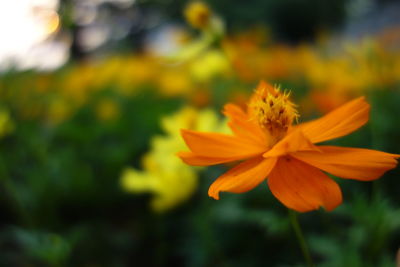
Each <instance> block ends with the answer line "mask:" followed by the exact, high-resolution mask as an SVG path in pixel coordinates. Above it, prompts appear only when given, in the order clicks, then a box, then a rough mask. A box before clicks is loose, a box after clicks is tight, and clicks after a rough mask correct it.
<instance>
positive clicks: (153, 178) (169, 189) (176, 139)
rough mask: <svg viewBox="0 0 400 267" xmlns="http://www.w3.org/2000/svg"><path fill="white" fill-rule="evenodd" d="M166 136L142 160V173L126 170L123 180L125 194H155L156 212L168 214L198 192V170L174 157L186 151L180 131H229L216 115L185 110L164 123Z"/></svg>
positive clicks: (157, 140) (165, 118)
mask: <svg viewBox="0 0 400 267" xmlns="http://www.w3.org/2000/svg"><path fill="white" fill-rule="evenodd" d="M161 124H162V128H163V130H164V131H165V133H166V134H167V135H163V136H155V137H154V138H153V139H152V141H151V150H150V151H149V152H148V153H147V154H146V155H145V156H144V157H143V159H142V163H143V164H142V166H143V170H142V171H139V170H136V169H133V168H126V169H125V170H124V171H123V173H122V176H121V185H122V187H123V189H124V190H126V191H128V192H132V193H144V192H150V193H152V194H153V198H152V202H151V207H152V209H153V210H154V211H156V212H164V211H167V210H169V209H171V208H173V207H175V206H177V205H179V204H180V203H182V202H184V201H186V200H187V199H188V198H189V197H190V196H191V195H192V194H193V192H194V191H195V189H196V188H197V183H198V181H197V172H196V170H198V168H197V169H196V168H193V167H190V166H187V165H186V164H184V163H183V162H182V161H181V160H180V159H179V158H178V157H177V156H176V155H175V154H176V153H177V152H178V151H180V150H181V149H183V148H185V144H184V143H183V141H182V139H181V138H180V129H181V128H185V127H189V128H190V129H193V130H200V129H201V131H212V130H215V131H218V132H225V131H227V128H226V124H225V123H222V122H221V121H220V120H219V118H218V116H217V114H216V113H215V112H214V111H212V110H209V109H206V110H202V111H199V110H196V109H193V108H190V107H185V108H183V109H181V110H180V111H178V112H177V113H175V114H173V115H171V116H167V117H164V118H163V119H162V120H161Z"/></svg>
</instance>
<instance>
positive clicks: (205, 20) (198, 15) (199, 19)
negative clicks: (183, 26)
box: [184, 2, 212, 29]
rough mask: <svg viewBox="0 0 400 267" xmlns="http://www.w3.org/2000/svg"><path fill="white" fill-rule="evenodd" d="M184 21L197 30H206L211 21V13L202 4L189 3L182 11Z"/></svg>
mask: <svg viewBox="0 0 400 267" xmlns="http://www.w3.org/2000/svg"><path fill="white" fill-rule="evenodd" d="M184 15H185V18H186V20H187V21H188V23H189V24H190V25H192V26H193V27H194V28H197V29H204V28H206V27H207V26H208V25H209V23H210V19H211V15H212V14H211V11H210V9H209V8H208V6H207V5H206V4H205V3H203V2H191V3H189V5H187V7H186V8H185V10H184Z"/></svg>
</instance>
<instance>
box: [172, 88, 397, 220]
mask: <svg viewBox="0 0 400 267" xmlns="http://www.w3.org/2000/svg"><path fill="white" fill-rule="evenodd" d="M369 110H370V106H369V104H368V103H367V102H366V101H365V99H364V97H360V98H357V99H355V100H353V101H350V102H348V103H347V104H344V105H343V106H341V107H339V108H337V109H335V110H334V111H332V112H330V113H328V114H327V115H325V116H324V117H322V118H320V119H316V120H313V121H310V122H307V123H302V124H298V125H293V123H294V122H295V121H297V118H298V116H299V115H298V113H297V111H296V108H295V105H294V104H293V103H292V102H291V101H290V99H289V93H284V92H281V91H280V90H279V88H276V87H272V86H270V85H269V84H267V83H265V82H261V83H260V84H259V86H258V88H257V89H256V91H255V93H254V94H253V96H252V98H251V100H250V102H249V104H248V108H247V111H244V110H242V109H241V108H239V107H238V106H235V105H233V104H227V105H226V106H225V108H224V112H223V113H224V114H225V116H227V117H228V118H229V122H228V125H229V127H230V128H231V130H232V133H233V135H226V134H220V133H205V132H196V131H192V130H182V131H181V134H182V137H183V139H184V141H185V142H186V144H187V146H188V147H189V149H190V150H191V151H190V152H180V153H178V155H179V157H180V158H181V159H182V160H183V161H184V162H185V163H187V164H189V165H194V166H208V165H215V164H220V163H226V162H232V161H241V162H240V163H239V164H238V165H237V166H235V167H234V168H232V169H231V170H229V171H228V172H226V173H225V174H223V175H222V176H220V177H219V178H218V179H217V180H216V181H215V182H214V183H213V184H212V185H211V186H210V188H209V191H208V194H209V196H211V197H213V198H215V199H219V193H220V192H222V191H226V192H232V193H243V192H246V191H249V190H251V189H253V188H254V187H256V186H257V185H259V184H260V183H262V182H263V181H265V180H266V181H267V183H268V186H269V188H270V190H271V192H272V194H273V195H274V196H275V197H276V198H277V199H278V200H279V201H280V202H282V203H283V204H284V205H285V206H287V207H288V208H290V209H293V210H296V211H299V212H306V211H311V210H315V209H318V208H319V207H324V208H325V209H326V210H328V211H331V210H333V209H335V208H336V207H337V206H338V205H339V204H340V203H341V202H342V193H341V190H340V187H339V186H338V184H337V183H336V182H335V181H334V180H333V179H331V178H330V177H328V176H327V175H326V174H325V173H324V172H328V173H330V174H333V175H335V176H338V177H341V178H345V179H355V180H360V181H370V180H374V179H377V178H379V177H380V176H381V175H383V174H384V172H386V171H388V170H390V169H392V168H394V167H395V166H396V165H397V161H396V158H398V157H399V156H400V155H395V154H389V153H385V152H381V151H376V150H370V149H362V148H345V147H337V146H326V145H318V146H317V145H316V144H317V143H320V142H323V141H327V140H331V139H334V138H338V137H341V136H344V135H347V134H349V133H351V132H353V131H355V130H357V129H358V128H360V127H361V126H363V125H364V124H365V123H366V122H367V121H368V118H369ZM323 171H324V172H323Z"/></svg>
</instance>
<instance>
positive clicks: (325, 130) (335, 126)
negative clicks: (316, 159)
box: [298, 97, 370, 143]
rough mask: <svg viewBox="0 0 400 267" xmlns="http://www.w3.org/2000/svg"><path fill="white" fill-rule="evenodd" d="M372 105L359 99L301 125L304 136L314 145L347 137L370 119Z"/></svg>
mask: <svg viewBox="0 0 400 267" xmlns="http://www.w3.org/2000/svg"><path fill="white" fill-rule="evenodd" d="M369 110H370V105H369V104H368V103H367V102H366V101H365V98H364V97H359V98H357V99H354V100H353V101H350V102H348V103H347V104H344V105H343V106H341V107H339V108H337V109H335V110H333V111H331V112H330V113H328V114H327V115H325V116H323V117H322V118H320V119H317V120H314V121H310V122H307V123H304V124H300V125H299V126H298V127H300V128H301V129H302V130H303V132H304V134H305V135H306V136H307V137H308V138H309V139H310V140H311V142H313V143H319V142H322V141H326V140H330V139H334V138H338V137H341V136H344V135H347V134H349V133H351V132H353V131H355V130H357V129H358V128H360V127H361V126H363V125H364V124H365V123H366V122H367V121H368V119H369Z"/></svg>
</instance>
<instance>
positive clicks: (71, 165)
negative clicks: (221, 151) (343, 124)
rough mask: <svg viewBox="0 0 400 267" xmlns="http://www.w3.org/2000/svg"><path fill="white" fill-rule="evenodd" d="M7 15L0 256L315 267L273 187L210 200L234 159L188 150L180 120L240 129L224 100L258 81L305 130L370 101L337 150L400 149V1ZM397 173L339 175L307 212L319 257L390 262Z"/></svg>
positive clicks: (30, 8)
mask: <svg viewBox="0 0 400 267" xmlns="http://www.w3.org/2000/svg"><path fill="white" fill-rule="evenodd" d="M10 2H12V1H10ZM17 2H18V1H16V3H17ZM197 4H198V3H196V5H197ZM0 10H1V11H0V17H3V20H1V19H0V23H1V24H2V25H1V26H0V34H1V35H2V36H1V37H2V40H4V41H2V43H3V45H0V71H1V72H0V183H1V184H0V191H1V194H0V210H1V212H0V217H1V220H0V225H1V226H0V250H1V253H0V266H304V260H303V257H302V254H301V251H300V249H299V247H298V244H297V240H296V239H295V235H294V232H293V230H292V228H291V226H290V223H289V218H288V212H287V209H286V208H285V207H284V206H283V205H282V204H281V203H280V202H278V201H277V200H276V199H275V198H274V197H273V196H272V194H271V193H270V192H269V190H268V187H267V185H266V183H263V184H261V185H260V186H258V187H257V188H256V189H255V190H252V191H250V192H248V193H246V194H230V193H222V194H221V199H220V200H218V201H216V200H214V199H212V198H210V197H208V194H207V191H208V187H209V186H210V184H211V183H212V182H213V181H214V180H215V178H216V177H218V176H219V175H220V174H222V173H223V172H225V171H226V170H227V169H228V168H230V167H231V166H228V165H218V166H213V167H207V168H204V167H201V168H200V167H191V166H188V165H185V164H184V163H182V161H181V160H180V159H179V158H178V157H177V156H176V153H177V152H178V151H182V150H186V146H185V144H184V142H183V140H182V138H181V136H180V131H179V130H180V129H192V130H196V131H212V132H220V133H225V132H229V129H227V127H226V120H225V119H224V117H223V116H222V114H221V110H222V107H223V105H224V104H225V103H227V102H231V103H236V104H238V105H240V106H242V107H245V106H246V103H247V101H248V97H249V96H250V95H251V94H252V93H253V91H254V88H255V87H256V85H257V83H258V82H259V81H260V80H262V79H263V80H266V81H268V82H270V83H271V84H277V85H280V86H281V88H282V89H288V90H291V97H292V98H293V99H294V102H295V103H297V104H298V106H297V109H298V111H299V113H300V118H299V122H303V121H307V120H310V119H313V118H316V117H318V116H320V115H322V114H325V113H327V112H329V111H330V110H332V109H334V108H336V107H338V106H340V105H341V104H343V103H345V102H347V101H349V100H351V99H354V98H356V97H358V96H362V95H364V96H366V98H367V101H368V102H369V103H370V104H371V114H370V121H369V122H368V124H367V125H365V126H364V127H363V128H361V129H360V130H359V131H357V132H355V133H353V134H351V135H349V136H346V137H343V138H340V139H337V140H333V141H330V142H327V143H329V144H334V145H343V146H348V147H362V148H370V149H377V150H382V151H386V152H390V153H397V154H399V153H400V143H399V138H400V119H399V114H400V106H399V103H400V21H399V18H398V15H397V16H396V14H398V12H400V5H399V4H398V2H397V1H373V0H360V1H345V0H340V1H331V2H327V1H324V2H321V1H317V0H315V1H305V0H304V1H303V0H302V1H292V0H284V1H241V2H239V1H237V2H232V1H228V0H218V1H217V0H215V1H211V0H210V1H207V2H205V3H203V4H200V6H195V5H193V4H190V2H186V1H181V0H179V1H178V0H171V1H159V0H142V1H139V0H137V1H134V0H114V1H112V0H103V1H91V0H85V1H78V0H76V1H74V0H70V1H61V2H58V1H56V0H46V1H44V0H43V1H19V2H18V4H12V3H9V4H3V3H2V4H0ZM299 10H301V11H302V12H299ZM1 12H3V13H1ZM13 12H15V13H13ZM396 12H397V13H396ZM7 14H8V16H6V15H7ZM28 15H29V16H28ZM7 25H8V26H9V27H6V26H7ZM32 25H36V26H35V27H33V26H32ZM9 28H13V29H15V30H10V29H9ZM29 38H30V39H29ZM334 179H335V177H334ZM398 179H400V171H399V169H398V168H397V169H394V170H391V171H389V172H387V173H386V174H385V175H384V176H383V177H382V178H380V179H379V180H376V181H373V182H365V183H361V182H355V181H352V180H338V179H335V180H336V181H337V182H338V183H339V184H340V187H341V188H342V190H343V198H344V201H343V204H342V205H341V206H339V207H338V208H337V209H335V210H334V211H332V212H327V211H325V210H323V209H321V210H318V211H314V212H309V213H304V214H300V215H299V220H300V223H301V225H302V227H303V231H304V233H305V235H306V239H307V242H308V244H309V246H310V250H311V254H312V257H313V259H314V261H315V263H316V265H317V266H363V267H364V266H394V265H395V264H396V257H397V258H400V256H396V255H397V254H398V250H399V249H400V204H399V203H400V186H399V184H400V181H399V180H398ZM397 264H400V259H398V260H397Z"/></svg>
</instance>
